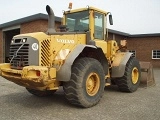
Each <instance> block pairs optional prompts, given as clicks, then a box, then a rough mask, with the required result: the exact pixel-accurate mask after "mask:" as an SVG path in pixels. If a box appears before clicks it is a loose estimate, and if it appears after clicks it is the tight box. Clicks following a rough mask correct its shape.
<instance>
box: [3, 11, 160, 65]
mask: <svg viewBox="0 0 160 120" xmlns="http://www.w3.org/2000/svg"><path fill="white" fill-rule="evenodd" d="M60 24H61V18H60V17H56V18H55V27H56V28H57V26H59V25H60ZM47 26H48V15H46V14H41V13H39V14H35V15H32V16H29V17H25V18H21V19H18V20H14V21H11V22H7V23H4V24H0V63H1V62H8V57H9V46H10V42H11V39H12V37H13V36H14V35H17V34H23V33H31V32H45V31H46V30H47ZM108 32H109V33H108V36H109V37H108V39H110V40H111V39H114V40H117V41H118V42H119V41H120V40H123V39H125V40H127V47H128V49H129V50H130V51H131V52H133V53H134V55H135V56H136V57H137V58H138V59H139V61H147V62H151V63H152V64H153V66H154V67H160V33H155V34H139V35H131V34H128V33H124V32H120V31H116V30H111V29H109V30H108Z"/></svg>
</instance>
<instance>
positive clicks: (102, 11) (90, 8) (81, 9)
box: [65, 6, 107, 14]
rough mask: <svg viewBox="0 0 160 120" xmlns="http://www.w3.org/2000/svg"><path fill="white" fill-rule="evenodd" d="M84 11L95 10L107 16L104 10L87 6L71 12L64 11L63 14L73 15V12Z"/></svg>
mask: <svg viewBox="0 0 160 120" xmlns="http://www.w3.org/2000/svg"><path fill="white" fill-rule="evenodd" d="M85 10H95V11H97V12H100V13H103V14H107V12H106V11H104V10H101V9H98V8H95V7H89V6H87V7H86V8H78V9H71V10H68V11H65V14H68V13H74V12H80V11H85Z"/></svg>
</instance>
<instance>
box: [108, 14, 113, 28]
mask: <svg viewBox="0 0 160 120" xmlns="http://www.w3.org/2000/svg"><path fill="white" fill-rule="evenodd" d="M109 23H110V25H113V19H112V14H110V15H109Z"/></svg>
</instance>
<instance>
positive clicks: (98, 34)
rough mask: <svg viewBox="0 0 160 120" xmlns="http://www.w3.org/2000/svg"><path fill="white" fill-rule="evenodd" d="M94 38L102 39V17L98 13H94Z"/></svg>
mask: <svg viewBox="0 0 160 120" xmlns="http://www.w3.org/2000/svg"><path fill="white" fill-rule="evenodd" d="M94 20H95V21H94V38H95V39H102V40H103V39H104V15H103V14H101V13H98V12H95V13H94Z"/></svg>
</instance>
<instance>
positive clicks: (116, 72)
mask: <svg viewBox="0 0 160 120" xmlns="http://www.w3.org/2000/svg"><path fill="white" fill-rule="evenodd" d="M132 54H133V53H130V52H122V53H117V54H116V56H115V59H114V61H113V63H112V69H111V77H113V78H115V77H122V76H123V75H124V73H125V68H126V64H127V62H128V60H129V58H130V57H131V56H132Z"/></svg>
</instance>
